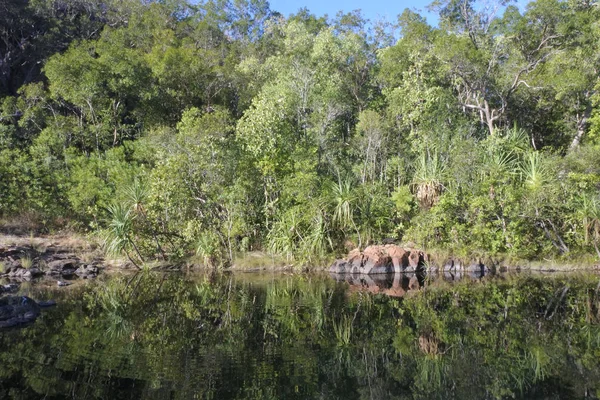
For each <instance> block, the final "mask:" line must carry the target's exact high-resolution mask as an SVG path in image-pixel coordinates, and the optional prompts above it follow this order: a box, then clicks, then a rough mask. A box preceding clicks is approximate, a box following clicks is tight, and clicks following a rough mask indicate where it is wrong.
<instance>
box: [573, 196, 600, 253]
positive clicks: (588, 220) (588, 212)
mask: <svg viewBox="0 0 600 400" xmlns="http://www.w3.org/2000/svg"><path fill="white" fill-rule="evenodd" d="M578 214H579V216H580V218H581V220H582V223H583V234H584V243H585V244H586V245H587V244H589V243H590V236H591V242H592V245H593V246H594V249H595V250H596V254H598V257H600V250H599V249H598V240H600V200H599V199H598V197H596V196H588V195H584V196H583V197H582V200H581V207H580V208H579V210H578Z"/></svg>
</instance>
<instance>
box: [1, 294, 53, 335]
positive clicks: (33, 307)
mask: <svg viewBox="0 0 600 400" xmlns="http://www.w3.org/2000/svg"><path fill="white" fill-rule="evenodd" d="M55 304H56V303H54V302H52V301H50V302H43V303H41V304H38V303H36V302H35V300H32V299H30V298H29V297H27V296H7V297H2V298H0V329H2V328H12V327H16V326H19V325H24V324H27V323H30V322H33V321H35V320H36V318H37V317H38V316H39V315H40V306H44V307H49V306H52V305H55Z"/></svg>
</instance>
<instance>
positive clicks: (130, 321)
mask: <svg viewBox="0 0 600 400" xmlns="http://www.w3.org/2000/svg"><path fill="white" fill-rule="evenodd" d="M444 278H446V279H444ZM599 284H600V277H599V276H598V275H592V274H588V275H585V274H578V275H550V276H532V275H517V276H496V277H484V278H477V277H469V276H465V277H454V276H451V277H443V276H440V277H436V278H431V277H430V278H423V277H414V276H396V277H394V276H392V277H384V278H379V279H377V280H374V279H369V278H365V277H363V278H361V277H353V278H352V277H339V276H338V277H330V276H321V275H318V276H306V275H297V276H296V275H295V276H291V275H252V274H246V275H243V274H241V275H212V276H204V275H202V276H194V275H175V274H170V275H158V274H139V275H136V276H132V275H130V276H117V277H110V278H109V277H103V278H100V279H98V280H97V281H90V282H79V283H78V284H75V285H72V286H69V287H66V288H57V287H55V286H54V285H53V284H50V283H48V282H39V283H25V284H23V285H22V286H21V288H20V289H19V293H18V295H27V296H29V297H31V298H33V299H35V300H49V299H51V300H55V301H56V302H57V306H56V307H53V308H50V309H46V310H44V311H42V314H41V315H40V316H39V318H38V319H37V320H36V321H35V322H34V323H32V324H29V325H27V326H25V327H21V328H18V329H15V328H13V329H9V330H1V331H0V398H2V399H42V398H44V399H63V398H70V399H413V398H415V399H430V398H431V399H450V398H456V399H487V398H490V399H493V398H524V399H576V398H597V397H598V395H600V290H599Z"/></svg>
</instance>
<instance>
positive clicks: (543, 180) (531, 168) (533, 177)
mask: <svg viewBox="0 0 600 400" xmlns="http://www.w3.org/2000/svg"><path fill="white" fill-rule="evenodd" d="M521 173H522V176H523V181H524V183H525V186H526V187H527V188H528V189H529V190H530V191H532V192H538V191H540V190H541V189H542V188H543V187H544V186H545V185H546V184H547V183H549V182H550V181H551V171H550V169H549V168H548V167H547V166H546V164H544V160H543V158H542V157H541V155H540V153H539V152H537V151H534V152H531V153H529V154H527V156H525V161H524V162H523V165H522V166H521Z"/></svg>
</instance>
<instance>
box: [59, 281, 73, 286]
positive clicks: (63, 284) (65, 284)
mask: <svg viewBox="0 0 600 400" xmlns="http://www.w3.org/2000/svg"><path fill="white" fill-rule="evenodd" d="M56 284H57V285H58V286H60V287H64V286H71V282H65V281H56Z"/></svg>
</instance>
